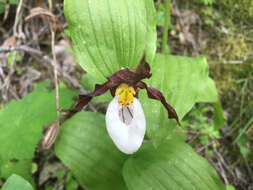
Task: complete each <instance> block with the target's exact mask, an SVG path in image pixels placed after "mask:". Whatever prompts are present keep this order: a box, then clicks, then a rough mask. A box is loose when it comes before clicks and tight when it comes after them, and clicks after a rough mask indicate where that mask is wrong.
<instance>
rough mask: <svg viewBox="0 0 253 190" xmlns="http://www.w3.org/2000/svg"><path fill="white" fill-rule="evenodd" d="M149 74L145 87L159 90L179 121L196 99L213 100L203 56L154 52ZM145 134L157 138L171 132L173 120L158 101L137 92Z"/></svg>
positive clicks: (211, 84)
mask: <svg viewBox="0 0 253 190" xmlns="http://www.w3.org/2000/svg"><path fill="white" fill-rule="evenodd" d="M151 73H152V77H151V78H150V79H149V80H147V83H148V85H149V86H152V87H154V88H157V89H159V90H160V91H161V92H162V93H163V95H164V96H165V98H166V100H167V102H168V103H169V104H171V105H172V106H173V107H174V108H175V110H176V112H177V114H178V116H179V119H180V120H181V119H182V118H183V116H184V115H185V114H186V113H187V112H188V111H189V110H190V109H191V108H192V107H193V106H194V104H195V103H196V102H216V101H217V91H216V87H215V84H214V81H213V80H212V79H211V78H209V76H208V73H209V72H208V64H207V62H206V59H205V57H196V58H189V57H183V56H171V55H161V54H157V55H156V57H155V60H154V63H153V64H151ZM140 101H141V103H142V105H143V108H144V112H145V116H146V120H147V133H148V136H149V137H151V138H152V139H154V140H155V141H160V140H162V139H164V138H165V137H167V136H168V134H169V133H171V130H172V129H173V128H175V126H177V125H176V122H175V121H174V120H169V119H168V115H167V112H166V110H165V108H164V107H163V106H162V104H161V103H160V102H158V101H156V100H151V99H148V98H147V95H146V92H144V91H143V90H142V91H141V93H140Z"/></svg>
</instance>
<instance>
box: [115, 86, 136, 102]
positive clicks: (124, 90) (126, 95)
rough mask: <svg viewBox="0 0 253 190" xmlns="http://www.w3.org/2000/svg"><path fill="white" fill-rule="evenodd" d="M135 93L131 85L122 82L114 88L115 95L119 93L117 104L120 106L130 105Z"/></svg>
mask: <svg viewBox="0 0 253 190" xmlns="http://www.w3.org/2000/svg"><path fill="white" fill-rule="evenodd" d="M135 94H136V92H135V90H134V88H133V87H131V86H128V85H127V84H125V83H122V84H121V85H120V86H119V87H118V88H117V90H116V92H115V96H117V95H119V100H118V101H119V104H120V105H122V106H125V105H130V104H132V103H133V101H134V95H135Z"/></svg>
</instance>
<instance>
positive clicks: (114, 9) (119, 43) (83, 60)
mask: <svg viewBox="0 0 253 190" xmlns="http://www.w3.org/2000/svg"><path fill="white" fill-rule="evenodd" d="M64 14H65V17H66V19H67V23H68V26H69V31H70V36H71V39H72V42H73V46H74V53H75V58H76V61H77V62H78V63H79V64H80V65H81V66H82V68H83V69H85V70H86V71H87V72H88V73H90V74H92V75H93V76H95V77H97V78H98V79H99V80H100V82H103V81H104V80H105V79H106V77H108V76H111V75H112V74H113V73H114V72H116V71H117V70H119V69H121V68H123V67H135V66H136V65H137V63H138V62H139V60H140V59H141V57H142V55H143V52H144V50H145V52H146V54H147V57H148V59H149V60H150V61H151V60H152V58H153V56H154V53H155V49H156V29H155V9H154V3H153V1H152V0H138V1H136V0H128V1H125V0H103V1H102V0H92V1H90V0H75V1H72V0H65V1H64Z"/></svg>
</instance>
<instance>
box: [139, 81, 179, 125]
mask: <svg viewBox="0 0 253 190" xmlns="http://www.w3.org/2000/svg"><path fill="white" fill-rule="evenodd" d="M136 86H137V87H138V88H141V89H146V91H147V93H148V97H149V98H151V99H155V100H159V101H160V102H161V103H162V104H163V106H164V107H165V108H166V109H167V112H168V117H169V118H174V119H175V120H176V121H177V123H178V125H180V122H179V120H178V116H177V113H176V111H175V109H174V108H173V107H172V106H171V105H169V104H168V103H167V102H166V100H165V98H164V96H163V94H162V93H161V92H160V91H159V90H157V89H155V88H152V87H148V86H147V85H146V83H144V82H141V81H140V82H138V84H137V85H136Z"/></svg>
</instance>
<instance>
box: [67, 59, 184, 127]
mask: <svg viewBox="0 0 253 190" xmlns="http://www.w3.org/2000/svg"><path fill="white" fill-rule="evenodd" d="M151 75H152V74H151V73H150V67H149V64H148V63H146V61H145V55H144V56H143V57H142V59H141V61H140V63H139V65H138V66H137V68H135V69H129V68H127V69H122V70H119V71H117V72H116V73H114V74H113V75H112V76H110V77H108V80H107V82H105V83H104V84H101V85H99V84H97V85H96V86H95V90H94V91H93V92H92V93H89V94H86V95H80V96H79V99H78V101H77V104H76V105H75V107H74V108H73V109H72V110H70V111H69V112H68V114H67V115H66V116H65V117H64V119H63V120H65V119H68V118H70V117H71V116H73V115H74V114H75V113H76V112H78V111H80V110H81V109H82V108H83V107H84V106H85V105H87V104H88V103H89V102H90V101H91V99H92V98H93V97H95V96H99V95H102V94H104V93H106V92H107V91H108V90H110V91H111V94H112V96H114V95H115V90H116V88H117V87H118V86H119V85H120V84H122V83H126V84H128V85H129V86H132V87H133V88H134V89H135V90H137V88H141V89H146V91H147V93H148V97H149V98H152V99H156V100H159V101H160V102H161V103H162V104H163V105H164V107H165V108H166V109H167V111H168V117H169V118H174V119H176V121H177V123H178V124H179V125H180V123H179V120H178V116H177V113H176V111H175V110H174V108H173V107H172V106H171V105H169V104H168V103H167V102H166V100H165V98H164V96H163V94H162V93H161V92H160V91H159V90H157V89H155V88H152V87H148V86H147V85H146V84H145V83H144V82H141V80H142V79H145V78H150V77H151ZM136 92H137V91H136ZM137 96H138V95H137V94H136V97H137Z"/></svg>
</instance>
